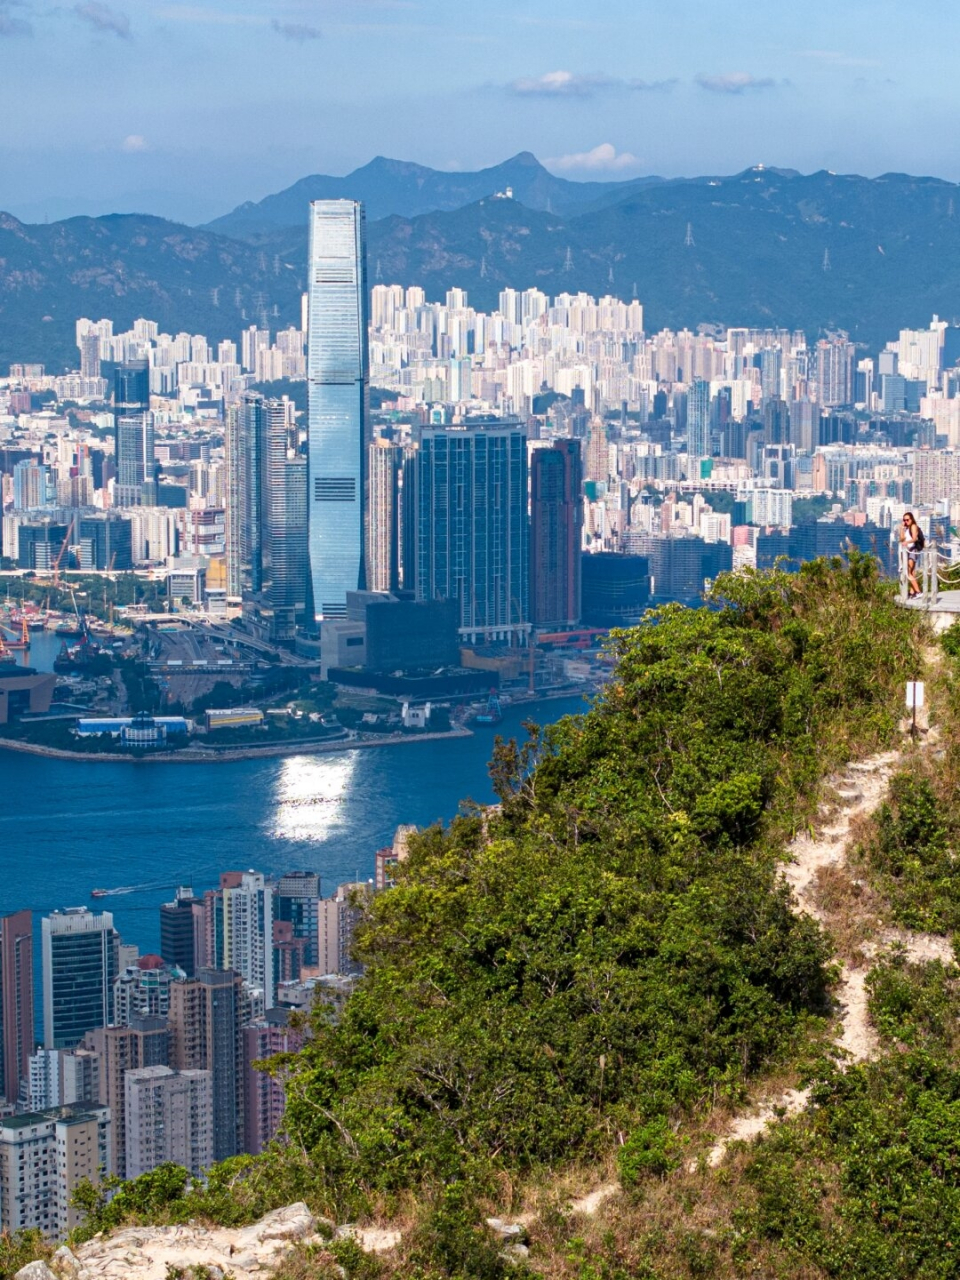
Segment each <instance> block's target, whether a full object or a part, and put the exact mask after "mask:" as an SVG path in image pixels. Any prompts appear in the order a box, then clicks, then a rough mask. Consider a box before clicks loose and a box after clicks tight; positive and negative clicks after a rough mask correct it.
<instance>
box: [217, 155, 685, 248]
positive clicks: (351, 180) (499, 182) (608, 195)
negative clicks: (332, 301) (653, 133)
mask: <svg viewBox="0 0 960 1280" xmlns="http://www.w3.org/2000/svg"><path fill="white" fill-rule="evenodd" d="M663 181H664V179H663V178H658V177H647V178H637V179H634V180H633V181H632V182H570V181H568V180H567V179H566V178H558V177H555V175H554V174H552V173H551V172H550V171H549V170H548V169H545V168H544V167H543V165H542V164H541V163H540V161H539V160H538V159H537V157H536V156H535V155H533V154H532V153H531V152H529V151H521V152H520V154H519V155H516V156H513V157H512V159H510V160H505V161H504V162H503V164H498V165H494V166H493V167H492V168H490V169H480V170H479V171H478V172H476V173H461V172H455V173H448V172H444V171H442V170H439V169H428V168H427V167H426V166H425V165H422V164H411V163H410V162H409V161H406V160H389V159H387V158H386V157H385V156H377V157H376V158H375V159H374V160H371V161H370V163H369V164H366V165H364V166H363V167H362V168H361V169H355V170H354V171H353V173H348V174H347V176H346V177H345V178H331V177H329V176H328V175H326V174H319V173H315V174H312V175H311V176H310V177H309V178H301V179H300V181H299V182H295V183H294V184H293V186H292V187H287V188H286V190H284V191H279V192H277V194H276V195H272V196H267V197H266V199H265V200H260V201H259V202H258V203H256V204H254V203H252V202H248V203H246V204H242V205H240V206H239V208H237V209H234V210H233V212H232V213H228V214H225V215H224V216H223V217H222V218H215V219H214V220H213V222H210V223H208V224H207V230H209V231H216V232H218V233H219V234H220V235H225V236H237V237H239V238H240V239H243V240H251V239H256V237H257V236H260V235H269V234H270V233H271V232H273V231H276V230H277V229H279V228H285V227H302V226H303V225H304V210H305V209H306V207H307V205H308V204H309V203H310V201H311V200H342V199H347V200H362V201H363V203H364V207H365V209H366V214H367V218H368V219H369V220H376V219H378V218H389V217H390V216H391V214H396V215H397V216H399V217H402V218H416V217H418V216H419V215H420V214H423V213H440V212H445V213H450V212H452V211H453V210H454V209H461V208H463V206H464V205H468V204H473V203H474V202H475V201H477V200H482V199H483V198H484V197H485V196H490V195H493V194H494V193H496V192H498V191H499V192H505V191H506V190H507V189H508V188H509V189H510V190H511V191H512V192H513V196H514V199H516V200H519V201H520V203H521V204H523V205H526V206H527V208H529V209H543V210H545V211H546V212H548V213H550V212H552V213H558V214H561V215H565V216H568V215H572V214H577V213H583V212H585V211H586V210H587V209H589V208H590V207H591V206H592V205H594V204H602V203H603V202H605V201H607V200H617V199H619V198H620V197H621V196H624V195H626V194H628V193H629V192H631V191H637V190H641V189H642V188H643V187H647V186H652V185H657V184H659V183H662V182H663Z"/></svg>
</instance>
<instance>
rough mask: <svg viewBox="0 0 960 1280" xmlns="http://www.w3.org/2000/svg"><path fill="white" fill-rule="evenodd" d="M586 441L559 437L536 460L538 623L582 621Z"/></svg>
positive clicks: (534, 614)
mask: <svg viewBox="0 0 960 1280" xmlns="http://www.w3.org/2000/svg"><path fill="white" fill-rule="evenodd" d="M581 488H582V481H581V467H580V441H579V440H572V439H571V440H555V441H554V443H553V445H552V446H551V447H550V448H548V449H534V450H533V453H532V455H531V458H530V609H531V618H532V621H533V623H534V625H535V626H556V627H563V626H571V625H575V624H576V623H578V622H579V621H580V562H581V550H580V542H581V534H582V530H583V503H582V502H581V498H580V491H581Z"/></svg>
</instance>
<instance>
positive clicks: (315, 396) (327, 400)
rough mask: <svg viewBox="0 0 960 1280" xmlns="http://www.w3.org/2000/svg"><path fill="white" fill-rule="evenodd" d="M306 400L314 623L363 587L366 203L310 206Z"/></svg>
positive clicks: (340, 609)
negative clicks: (364, 204)
mask: <svg viewBox="0 0 960 1280" xmlns="http://www.w3.org/2000/svg"><path fill="white" fill-rule="evenodd" d="M307 325H308V330H307V333H308V336H307V395H308V401H307V403H308V410H307V416H308V428H309V460H310V466H309V511H310V516H309V525H310V571H311V577H312V584H313V608H314V611H315V614H316V617H317V619H324V618H328V619H329V618H342V617H344V616H345V615H346V598H347V592H348V591H356V590H358V589H359V590H363V589H364V588H365V587H366V572H365V564H364V561H365V544H366V502H367V493H366V488H367V485H366V471H367V467H366V454H367V445H368V443H369V442H368V438H367V432H368V426H367V420H368V415H367V402H368V392H367V378H368V354H367V351H368V336H367V286H366V247H365V230H364V214H363V206H362V205H361V204H359V203H358V202H356V201H354V200H314V201H313V202H312V203H311V205H310V258H309V281H308V319H307Z"/></svg>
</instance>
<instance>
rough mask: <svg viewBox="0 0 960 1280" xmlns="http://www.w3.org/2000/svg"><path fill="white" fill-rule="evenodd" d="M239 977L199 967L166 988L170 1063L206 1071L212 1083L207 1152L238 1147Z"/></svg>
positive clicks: (220, 1153) (225, 1152)
mask: <svg viewBox="0 0 960 1280" xmlns="http://www.w3.org/2000/svg"><path fill="white" fill-rule="evenodd" d="M241 1004H242V980H241V978H240V975H239V974H237V973H230V972H225V971H224V970H221V969H201V970H200V972H199V973H198V974H197V976H196V978H191V979H188V980H187V981H186V982H176V983H174V986H173V990H172V991H171V993H170V1017H169V1027H170V1066H172V1067H173V1068H174V1069H175V1070H177V1071H209V1072H211V1082H212V1087H213V1158H214V1160H226V1159H227V1157H228V1156H235V1155H237V1153H238V1152H239V1151H241V1150H242V1149H243V1044H242V1037H241V1021H242V1020H241Z"/></svg>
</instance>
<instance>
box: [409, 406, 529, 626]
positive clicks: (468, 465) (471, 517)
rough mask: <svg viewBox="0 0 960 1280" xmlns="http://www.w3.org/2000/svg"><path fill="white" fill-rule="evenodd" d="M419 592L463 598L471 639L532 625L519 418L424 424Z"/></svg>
mask: <svg viewBox="0 0 960 1280" xmlns="http://www.w3.org/2000/svg"><path fill="white" fill-rule="evenodd" d="M415 477H416V478H415V483H416V499H415V501H416V588H415V589H416V594H417V599H418V600H457V601H458V603H459V608H460V636H461V638H462V639H464V640H466V641H468V642H469V643H473V644H476V643H481V644H483V643H498V642H503V641H508V642H511V641H519V642H521V643H522V642H523V640H524V639H525V638H526V636H527V635H528V634H529V631H530V611H529V584H528V574H529V568H528V566H529V524H528V519H527V433H526V429H525V428H524V427H523V426H522V425H521V424H520V423H519V422H516V421H512V420H507V419H492V420H490V421H489V422H484V423H477V424H470V425H469V426H456V425H455V426H452V427H438V428H425V429H424V430H423V431H422V432H421V435H420V448H419V450H418V451H417V457H416V473H415Z"/></svg>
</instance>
